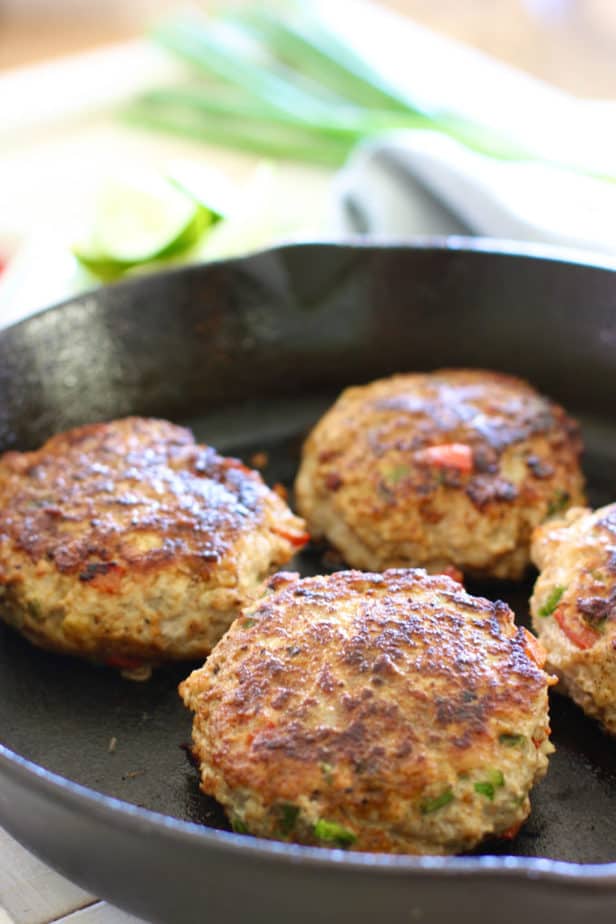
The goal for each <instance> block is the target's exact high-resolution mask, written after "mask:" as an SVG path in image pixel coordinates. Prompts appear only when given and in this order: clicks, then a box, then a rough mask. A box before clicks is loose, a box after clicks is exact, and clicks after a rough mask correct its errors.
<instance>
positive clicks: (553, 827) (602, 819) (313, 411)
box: [0, 399, 616, 863]
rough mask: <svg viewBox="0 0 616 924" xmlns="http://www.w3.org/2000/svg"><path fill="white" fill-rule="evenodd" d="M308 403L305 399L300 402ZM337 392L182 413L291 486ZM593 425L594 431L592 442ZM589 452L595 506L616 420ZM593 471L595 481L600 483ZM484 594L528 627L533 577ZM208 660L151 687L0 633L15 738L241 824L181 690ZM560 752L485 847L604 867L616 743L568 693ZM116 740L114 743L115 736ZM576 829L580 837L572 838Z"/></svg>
mask: <svg viewBox="0 0 616 924" xmlns="http://www.w3.org/2000/svg"><path fill="white" fill-rule="evenodd" d="M298 404H299V407H298ZM328 404H329V400H328V399H325V400H318V399H316V400H314V399H313V400H312V401H310V400H309V401H305V400H304V401H302V400H301V399H300V401H299V402H298V403H294V405H293V406H291V405H290V404H289V402H275V401H270V402H254V401H253V402H250V403H249V404H248V405H247V406H244V407H242V406H239V407H237V408H229V410H228V412H227V413H226V414H223V415H220V414H215V415H212V417H211V418H210V419H209V420H208V418H207V417H204V418H201V419H196V420H183V421H182V423H185V424H187V425H189V426H191V427H192V428H193V430H194V432H195V434H196V436H197V437H198V438H199V439H200V440H203V441H205V442H207V441H211V442H213V443H215V444H216V445H217V447H218V448H220V449H222V450H223V451H225V452H231V453H233V454H237V455H239V456H241V457H242V458H243V459H244V460H245V461H246V462H247V463H250V458H251V456H252V454H253V453H254V452H257V451H260V450H265V451H266V452H267V453H268V456H269V464H268V467H267V469H265V470H264V472H263V474H264V476H265V478H266V480H267V481H268V482H269V483H270V484H274V483H275V482H276V481H281V482H283V483H284V484H286V485H287V486H288V487H290V486H291V484H292V480H293V476H294V472H295V471H296V468H297V460H298V456H299V449H300V445H301V438H300V437H301V435H303V432H304V431H303V428H301V427H300V429H299V430H298V426H297V420H298V417H299V418H300V420H301V418H302V417H303V418H304V419H306V418H309V419H313V418H315V417H318V414H319V412H320V411H321V409H322V408H324V407H327V406H328ZM263 419H266V420H269V421H271V422H272V424H273V423H276V427H277V430H278V431H279V433H278V438H276V439H274V440H272V439H271V437H270V440H269V441H264V440H259V439H257V440H256V441H254V442H252V443H250V442H244V443H240V444H238V443H237V442H236V439H237V437H236V432H237V425H238V421H244V422H245V426H246V429H247V431H248V432H250V430H251V429H254V427H255V421H259V420H263ZM592 435H593V434H592V433H589V435H588V437H587V443H588V442H589V438H590V439H592ZM589 450H590V451H589V452H588V453H587V456H588V457H587V460H586V470H587V471H588V473H589V476H590V481H591V489H592V483H593V481H594V482H596V483H597V484H598V486H599V489H598V490H595V491H592V490H591V500H592V502H593V504H594V505H595V504H597V505H598V504H601V503H606V502H607V501H608V500H609V499H610V497H616V474H615V475H613V476H612V478H613V482H612V485H611V493H610V485H609V482H604V480H603V476H604V474H605V473H607V471H608V470H609V469H611V470H612V471H613V472H615V473H616V427H615V428H614V432H613V440H612V442H611V445H610V443H608V444H607V445H594V446H593V445H591V446H590V447H589ZM593 474H594V479H593V477H592V476H593ZM324 552H325V550H324V549H322V548H321V549H312V550H310V551H308V552H304V553H303V554H301V555H299V556H297V557H296V559H295V560H294V562H293V563H291V564H290V565H289V566H288V567H289V570H292V569H295V568H297V569H298V570H301V571H302V573H304V574H314V573H318V572H319V571H321V572H322V571H327V570H331V567H328V560H327V557H326V556H325V555H324ZM467 589H469V590H470V591H471V592H473V593H481V594H484V595H486V596H488V597H490V598H492V599H495V598H497V597H501V598H503V599H506V600H507V602H508V603H509V604H510V605H511V606H512V607H513V609H514V612H515V613H516V616H517V618H518V620H521V621H522V622H524V623H525V624H526V625H529V618H528V598H529V596H530V592H531V589H532V580H529V581H528V582H526V583H525V584H524V585H523V586H522V587H520V586H518V585H516V584H513V583H511V584H509V583H507V584H503V583H498V582H495V583H475V584H473V585H472V586H471V584H470V583H468V584H467ZM193 666H198V665H197V664H180V665H173V666H170V667H167V668H165V669H163V670H160V671H156V672H155V674H154V677H153V679H152V680H151V681H150V682H148V683H142V684H137V683H132V682H130V681H127V680H123V679H122V678H121V677H119V676H118V675H117V673H116V672H115V671H111V670H106V669H103V668H97V667H91V666H89V665H87V664H83V663H82V662H80V661H77V660H73V659H72V658H65V657H59V656H57V655H51V654H48V653H46V652H42V651H39V650H36V649H33V648H32V647H31V646H30V645H29V644H28V643H27V642H25V641H24V640H23V639H21V638H20V637H19V636H17V635H16V634H15V633H13V632H12V631H11V630H9V629H8V628H6V627H2V628H1V629H0V678H1V679H0V727H1V728H2V729H4V741H5V743H6V744H7V745H8V746H9V747H10V748H12V749H13V750H15V751H16V752H17V753H19V754H22V755H23V756H25V757H27V758H29V759H31V760H33V761H35V762H36V763H39V764H42V765H43V766H45V767H47V768H48V769H50V770H53V771H55V772H56V773H59V774H61V775H63V776H66V777H68V778H69V779H71V780H74V781H76V782H79V783H83V784H85V785H86V786H90V787H91V788H92V789H95V790H98V791H100V792H103V793H105V794H107V795H111V796H116V797H118V798H120V799H125V800H126V801H128V802H132V803H135V804H136V805H140V806H142V807H145V808H149V809H153V810H154V811H158V812H162V813H164V814H170V815H174V816H175V817H177V818H182V819H184V820H186V821H195V822H198V823H203V824H206V825H210V826H213V827H220V828H223V829H225V830H230V828H229V826H228V824H227V823H226V819H225V816H224V813H223V811H222V809H221V808H220V807H219V806H218V805H217V804H216V802H214V800H212V799H210V798H207V797H206V796H204V795H202V794H200V792H199V789H198V784H197V772H196V770H195V769H194V768H193V767H192V765H191V763H190V761H189V758H188V754H187V751H186V745H187V744H188V742H189V741H190V726H191V718H190V715H189V713H188V712H187V711H186V710H185V708H184V707H183V705H182V704H181V702H180V700H179V697H178V695H177V692H176V689H177V684H178V683H179V681H180V680H182V679H183V678H184V677H185V676H186V675H187V674H188V672H189V671H190V669H191V668H192V667H193ZM551 717H552V727H553V741H554V743H555V745H556V748H557V751H556V754H555V755H553V757H552V758H551V759H550V768H549V773H548V776H547V777H546V778H545V780H544V781H543V782H542V783H540V784H539V785H538V786H537V788H536V790H535V791H534V795H533V797H532V803H533V811H532V814H531V817H530V820H529V822H528V823H527V824H526V825H525V826H524V828H523V830H522V832H521V834H520V835H519V836H518V837H517V838H516V839H515V841H513V842H512V843H507V842H505V843H502V842H499V841H492V842H490V843H488V844H485V845H484V846H483V849H482V851H481V852H486V853H508V854H519V855H522V856H543V857H552V858H554V859H561V860H573V861H577V862H590V863H600V862H608V861H610V860H613V859H615V858H616V742H613V741H612V740H611V739H609V738H608V737H607V736H606V735H604V734H603V733H602V732H601V731H600V730H599V728H598V727H597V725H596V724H595V723H594V722H591V721H590V720H589V719H586V718H585V717H584V715H583V714H582V712H581V711H580V710H579V709H578V708H577V707H576V706H574V705H573V704H571V703H569V701H568V700H566V699H565V698H563V697H561V696H558V695H553V696H552V705H551ZM112 739H115V742H114V743H113V744H111V751H110V743H111V742H112ZM572 832H575V836H574V837H572Z"/></svg>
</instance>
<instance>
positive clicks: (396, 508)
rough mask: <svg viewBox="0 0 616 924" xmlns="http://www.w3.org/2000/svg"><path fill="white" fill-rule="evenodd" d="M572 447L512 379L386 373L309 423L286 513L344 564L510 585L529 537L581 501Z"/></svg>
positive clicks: (523, 561) (574, 439) (562, 420)
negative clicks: (293, 512)
mask: <svg viewBox="0 0 616 924" xmlns="http://www.w3.org/2000/svg"><path fill="white" fill-rule="evenodd" d="M435 447H441V450H440V451H441V452H442V447H445V452H444V456H443V457H442V458H440V459H439V450H436V455H435ZM452 448H453V451H452ZM581 449H582V445H581V441H580V437H579V434H578V428H577V425H576V424H575V423H574V421H572V420H571V419H570V418H569V417H568V416H567V415H566V413H565V412H564V410H563V409H562V408H561V407H559V406H558V405H556V404H554V403H553V402H551V401H549V400H548V399H547V398H544V397H542V396H541V395H539V394H538V393H537V392H536V391H535V390H534V389H533V388H531V386H530V385H529V384H528V383H526V382H524V381H522V380H521V379H516V378H513V377H511V376H507V375H503V374H500V373H496V372H485V371H480V370H469V369H445V370H441V371H439V372H434V373H429V374H409V375H396V376H393V377H392V378H388V379H382V380H379V381H376V382H373V383H372V384H370V385H365V386H360V387H356V388H349V389H347V390H346V391H344V392H343V393H342V395H341V396H340V398H339V399H338V401H337V402H336V403H335V404H334V406H333V407H332V408H331V409H330V410H329V411H328V412H327V413H326V414H325V416H324V417H323V418H322V419H321V420H320V421H319V423H318V424H317V425H316V427H315V428H314V430H313V431H312V433H311V434H310V436H309V438H308V440H307V442H306V444H305V446H304V451H303V458H302V465H301V468H300V471H299V474H298V477H297V481H296V497H297V504H298V509H299V511H300V513H301V514H302V516H304V517H305V518H306V520H307V521H308V524H309V528H310V532H311V534H312V535H313V536H315V537H317V538H318V537H324V538H325V539H327V540H328V541H329V542H330V543H331V544H332V545H334V546H335V547H336V548H337V549H339V551H340V552H341V553H342V555H343V556H344V558H345V560H346V561H347V562H348V563H349V564H350V565H352V566H354V567H358V568H368V569H373V570H382V569H384V568H387V567H398V566H405V565H422V566H425V567H426V568H427V569H428V570H429V571H435V572H436V571H440V570H442V569H444V568H447V567H450V566H455V567H457V568H460V569H462V570H463V571H464V572H466V573H468V574H472V575H476V576H480V577H481V576H491V577H499V578H514V579H517V578H520V577H521V576H522V575H523V573H524V571H525V569H526V567H527V565H528V563H529V544H530V536H531V532H532V529H533V528H534V527H535V526H536V525H537V524H538V523H540V522H541V521H542V520H544V519H545V518H546V516H548V515H549V514H551V513H553V512H554V511H555V510H557V509H562V508H564V507H567V506H568V505H570V504H580V503H584V502H585V501H584V493H583V477H582V474H581V472H580V468H579V456H580V453H581ZM456 453H457V456H458V459H456ZM461 453H462V455H461V459H460V454H461ZM464 453H466V456H465V455H464ZM448 454H449V457H450V460H452V462H451V464H448Z"/></svg>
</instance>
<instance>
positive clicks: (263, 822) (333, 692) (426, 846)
mask: <svg viewBox="0 0 616 924" xmlns="http://www.w3.org/2000/svg"><path fill="white" fill-rule="evenodd" d="M269 588H270V592H269V594H268V595H266V596H265V597H263V598H262V599H261V600H260V601H259V602H257V603H254V604H252V605H251V606H250V607H248V608H247V609H245V610H244V612H243V615H242V616H241V617H240V618H239V619H238V620H236V622H235V623H234V625H233V626H232V627H231V630H230V631H229V632H228V633H227V635H226V636H225V637H224V638H223V639H222V641H221V642H220V643H219V644H218V645H217V647H216V648H215V649H214V652H213V653H212V655H211V656H210V657H209V659H208V660H207V662H206V663H205V665H204V666H203V667H202V668H201V669H200V670H197V671H195V672H194V673H192V674H191V676H190V677H189V678H188V679H187V680H186V681H185V682H184V683H183V684H182V685H181V686H180V693H181V695H182V697H183V699H184V702H185V703H186V705H187V706H188V707H189V708H190V709H191V710H193V711H194V713H195V717H194V725H193V742H194V754H195V757H196V759H197V761H198V763H199V765H200V769H201V781H202V782H201V786H202V789H203V791H204V792H205V793H207V794H209V795H211V796H214V797H215V798H216V799H218V801H219V802H221V803H222V805H223V806H224V807H225V809H226V811H227V813H228V814H229V816H230V818H231V821H232V825H233V827H234V828H235V830H237V831H243V832H250V833H252V834H256V835H261V836H263V837H267V838H277V839H288V840H292V841H296V842H299V843H303V844H318V845H322V846H330V847H331V846H341V847H350V848H353V849H355V850H368V851H388V852H395V853H417V854H419V853H433V854H442V853H453V852H458V851H462V850H466V849H468V848H470V847H472V846H473V845H475V844H476V843H477V842H478V841H479V840H480V839H481V838H482V837H484V835H486V834H489V833H495V834H504V833H505V832H511V830H512V828H513V829H515V828H516V826H519V824H520V823H521V822H522V821H523V820H524V819H525V818H526V816H527V815H528V813H529V811H530V802H529V797H528V793H529V790H530V788H531V786H532V785H533V783H534V782H535V781H536V780H537V779H539V778H540V777H541V776H543V774H544V773H545V770H546V767H547V755H548V754H549V753H550V752H551V751H552V746H551V744H550V742H549V740H548V734H549V727H548V699H547V687H548V684H549V682H550V678H549V677H548V676H547V675H546V674H545V673H544V672H543V670H542V669H541V667H540V666H538V663H537V662H539V664H540V663H541V658H542V651H541V647H540V645H539V644H538V643H537V641H536V640H535V639H534V637H533V636H531V635H530V633H528V632H527V631H526V630H525V629H522V628H517V627H516V626H515V625H514V622H513V614H512V613H511V610H510V609H509V608H508V607H507V605H506V604H504V603H501V602H497V603H491V602H490V601H488V600H484V599H482V598H478V597H472V596H470V595H469V594H467V593H466V592H465V591H464V589H463V588H462V587H461V586H460V585H459V584H457V583H456V582H454V581H453V580H451V579H450V578H448V577H445V576H438V577H435V576H429V575H427V574H426V572H425V571H423V570H390V571H386V572H385V573H384V574H369V573H361V572H358V571H346V572H344V571H341V572H338V573H336V574H333V575H330V576H327V577H310V578H305V579H303V580H300V579H299V578H298V576H297V575H294V574H279V575H276V576H275V577H273V578H272V579H271V581H270V584H269Z"/></svg>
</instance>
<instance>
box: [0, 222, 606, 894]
mask: <svg viewBox="0 0 616 924" xmlns="http://www.w3.org/2000/svg"><path fill="white" fill-rule="evenodd" d="M313 246H314V247H322V246H329V247H332V248H334V247H335V248H338V247H339V248H348V247H351V248H353V249H358V250H359V249H368V250H377V251H378V250H379V249H381V248H382V249H400V250H406V249H411V250H415V249H418V250H437V251H443V250H444V251H454V252H460V253H464V252H467V253H473V252H479V253H493V254H499V255H502V256H511V257H514V258H515V257H522V258H524V257H526V258H529V259H536V260H542V261H547V262H550V263H567V264H578V265H585V266H589V267H594V268H596V269H600V270H607V271H612V272H616V255H610V254H603V253H596V252H592V251H584V250H578V249H575V248H563V247H559V246H555V245H550V244H536V243H532V242H519V241H512V240H506V239H505V240H501V239H493V238H481V237H465V236H448V237H433V236H430V237H429V236H420V237H417V238H413V239H408V240H405V239H402V238H391V239H384V238H379V239H378V240H374V239H370V238H369V237H368V238H367V237H365V236H362V237H359V236H358V237H347V238H345V239H344V240H327V239H325V240H314V239H306V240H303V239H294V240H292V241H289V242H282V243H280V244H278V245H277V246H275V247H271V248H266V249H265V250H262V251H257V252H254V253H250V254H246V255H243V256H241V257H236V258H233V259H230V260H222V261H216V262H217V263H225V264H234V263H242V262H243V260H244V259H246V258H247V257H248V258H250V257H254V256H256V255H257V254H267V253H273V254H275V253H276V252H277V251H280V250H288V249H302V248H310V247H313ZM206 265H207V266H211V265H212V264H202V266H206ZM199 268H200V267H199V265H194V264H193V265H189V266H182V267H175V268H173V269H168V270H163V271H160V272H158V273H157V275H160V276H163V277H165V278H169V277H173V276H175V275H181V274H185V273H190V272H195V270H197V271H198V270H199ZM148 278H149V277H148V276H143V277H135V278H133V279H130V280H125V281H122V282H119V283H115V284H114V285H113V288H114V289H122V290H124V291H127V292H129V291H130V290H131V289H132V288H133V287H137V288H139V286H140V285H141V284H142V283H143V282H144V280H146V279H148ZM98 291H100V289H94V290H91V291H88V292H83V293H80V294H79V295H77V296H75V297H72V298H68V299H65V300H63V301H61V302H59V303H56V304H54V305H51V306H49V307H47V308H44V309H42V310H41V311H36V312H35V313H33V314H31V315H28V316H27V317H25V318H23V319H22V320H20V321H17V322H16V323H14V324H12V325H10V327H19V326H20V325H21V324H25V323H27V322H28V321H29V320H30V318H32V317H35V316H39V315H41V314H46V313H47V312H49V311H54V310H55V309H57V308H60V307H62V306H63V305H65V304H69V303H71V302H73V301H75V300H78V299H82V298H87V297H91V296H94V297H95V295H96V293H97V292H98ZM8 329H9V328H5V330H8ZM0 336H2V331H0ZM0 769H1V770H2V772H4V773H6V774H7V775H9V776H12V777H13V778H14V779H15V781H16V782H18V783H20V784H22V785H24V786H26V787H28V788H30V789H32V790H34V791H37V792H39V793H40V794H41V795H44V796H45V797H47V798H50V799H52V800H54V801H55V802H56V803H59V804H61V805H63V806H64V807H66V808H67V809H73V810H77V811H79V812H81V813H83V814H84V815H86V816H89V817H91V818H92V819H94V820H96V819H100V820H101V821H105V822H107V823H112V824H114V825H115V826H116V827H118V828H125V829H128V830H131V829H132V830H133V831H134V832H136V833H141V834H146V833H147V832H149V831H152V832H154V831H156V832H158V833H161V832H162V831H164V832H166V834H167V835H170V836H171V838H172V839H175V840H181V841H183V842H186V843H187V844H189V845H191V846H194V848H195V849H199V845H200V844H207V845H208V846H209V847H211V848H216V849H218V850H219V851H221V852H224V853H227V854H228V855H229V858H230V859H232V858H233V857H234V856H236V857H238V858H239V857H241V856H246V857H254V858H260V859H263V860H268V861H270V862H275V863H276V864H277V865H279V866H280V867H284V865H285V864H289V863H291V864H294V865H295V864H298V863H301V864H302V865H304V866H310V867H313V868H317V869H319V868H325V869H331V868H336V867H337V868H341V867H342V868H344V869H345V870H348V871H352V870H354V871H362V872H363V873H364V874H366V873H368V874H369V872H370V871H371V870H374V872H375V873H378V874H380V875H383V874H385V875H388V876H389V875H391V876H399V875H404V876H411V878H415V877H420V876H421V875H422V874H431V875H435V874H436V875H438V876H439V877H440V878H443V879H445V880H446V879H451V878H453V877H460V876H462V877H464V878H468V877H470V878H471V879H473V878H476V877H478V876H481V877H482V878H484V877H487V878H501V877H506V878H507V879H516V878H518V879H525V880H527V881H528V880H532V881H534V882H536V883H541V882H543V883H547V884H550V883H551V884H554V885H558V884H561V885H571V886H578V887H579V886H581V887H585V888H588V889H593V890H596V889H597V887H598V886H601V887H603V888H604V889H605V888H607V889H609V890H610V891H611V890H612V889H616V862H611V863H593V864H583V863H573V862H569V861H563V860H551V859H548V858H542V857H513V856H479V857H438V856H407V855H388V854H374V853H359V852H353V853H347V852H345V851H343V850H336V849H331V848H326V847H304V846H301V845H296V844H287V843H281V842H277V841H269V840H265V839H263V838H257V837H252V836H246V835H240V834H234V833H231V832H227V831H219V830H215V829H211V828H208V827H205V826H201V825H198V824H195V823H193V822H188V821H183V820H182V819H179V818H174V817H173V816H170V815H163V814H161V813H159V812H154V811H152V810H150V809H145V808H141V807H139V806H136V805H132V804H131V803H129V802H124V801H123V800H121V799H116V798H114V797H112V796H106V795H104V794H103V793H100V792H97V791H96V790H94V789H90V788H89V787H87V786H83V785H81V784H79V783H74V782H72V781H71V780H68V779H66V778H65V777H63V776H60V775H59V774H56V773H53V772H51V771H49V770H46V769H45V768H44V767H42V766H40V765H38V764H36V763H34V762H33V761H30V760H28V759H26V758H24V757H22V756H21V755H19V754H17V753H15V752H14V751H12V750H11V749H10V748H7V747H5V746H4V745H2V744H0Z"/></svg>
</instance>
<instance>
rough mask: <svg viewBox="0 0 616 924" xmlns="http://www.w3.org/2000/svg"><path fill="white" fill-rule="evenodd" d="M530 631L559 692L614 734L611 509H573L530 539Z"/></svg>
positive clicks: (615, 562)
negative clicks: (534, 570)
mask: <svg viewBox="0 0 616 924" xmlns="http://www.w3.org/2000/svg"><path fill="white" fill-rule="evenodd" d="M531 554H532V557H533V561H534V562H535V564H536V565H537V567H538V568H539V569H540V571H541V573H540V575H539V577H538V578H537V583H536V584H535V589H534V591H533V596H532V599H531V613H532V618H533V628H534V629H535V631H536V633H537V635H538V636H539V638H540V639H541V641H542V643H543V644H544V645H545V648H546V651H547V656H548V661H549V664H550V668H551V669H552V670H553V671H554V672H555V673H556V674H557V675H558V676H559V678H560V680H561V684H562V687H563V690H564V691H565V692H567V693H569V695H570V696H571V697H572V699H574V700H575V702H576V703H578V704H579V705H580V706H581V707H582V708H583V709H584V711H585V712H587V713H588V715H591V716H593V717H595V718H597V719H599V721H600V722H602V723H603V725H604V726H605V728H606V729H607V730H608V731H609V732H611V734H616V504H611V505H610V506H609V507H602V508H601V509H600V510H596V511H595V512H594V513H593V512H592V511H591V510H584V509H573V510H570V511H569V512H568V513H567V515H566V516H565V517H564V518H563V519H560V520H557V521H554V522H551V523H546V524H545V525H544V526H542V527H540V528H539V529H537V530H536V531H535V533H534V535H533V542H532V546H531Z"/></svg>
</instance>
